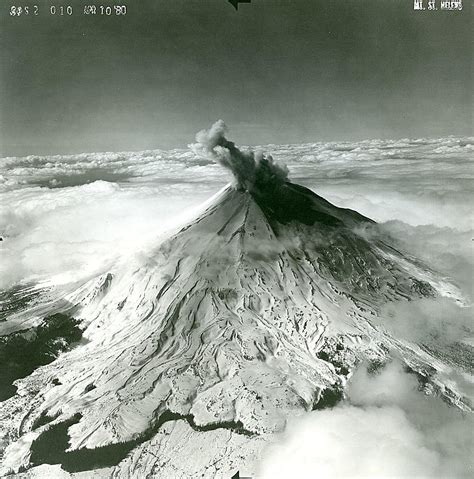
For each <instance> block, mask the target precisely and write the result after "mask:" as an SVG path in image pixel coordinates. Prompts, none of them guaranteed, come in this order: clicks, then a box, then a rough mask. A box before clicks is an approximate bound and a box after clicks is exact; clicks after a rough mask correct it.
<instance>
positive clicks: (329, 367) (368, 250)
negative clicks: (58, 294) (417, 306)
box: [0, 123, 469, 478]
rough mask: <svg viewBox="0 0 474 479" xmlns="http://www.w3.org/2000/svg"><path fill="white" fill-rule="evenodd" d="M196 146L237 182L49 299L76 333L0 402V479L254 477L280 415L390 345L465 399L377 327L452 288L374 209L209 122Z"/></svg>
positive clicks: (332, 386) (451, 394) (312, 404)
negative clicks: (311, 182)
mask: <svg viewBox="0 0 474 479" xmlns="http://www.w3.org/2000/svg"><path fill="white" fill-rule="evenodd" d="M198 141H199V143H198V144H197V145H194V149H195V151H197V152H198V153H199V154H206V155H211V156H213V157H215V159H216V160H217V161H219V162H220V163H222V164H223V165H224V166H225V167H228V168H230V169H231V170H232V171H233V173H234V175H235V178H236V181H235V183H234V184H233V185H229V186H227V187H226V188H224V189H223V190H222V191H221V192H219V193H218V194H217V195H216V196H215V197H214V198H212V199H211V200H210V201H209V202H208V203H207V204H206V205H205V207H204V208H203V210H202V211H201V213H200V214H199V215H198V216H197V217H196V219H194V220H193V221H191V222H190V223H189V224H187V225H185V226H184V227H182V228H181V229H180V230H179V231H177V232H176V233H175V234H173V235H172V236H171V237H169V238H168V239H167V240H166V241H164V242H163V243H161V244H160V245H158V246H157V247H156V248H155V249H154V250H152V251H150V252H149V254H147V255H146V256H141V257H140V258H137V259H136V260H134V262H131V263H130V264H128V265H126V266H122V267H118V268H117V270H116V271H112V272H110V273H109V274H107V275H104V277H102V278H98V279H94V280H92V281H90V282H89V283H87V284H85V285H83V286H82V287H80V288H78V289H75V290H72V291H70V292H69V293H68V294H67V295H66V296H65V298H63V300H62V303H61V305H62V307H63V310H62V313H65V314H70V315H73V316H74V317H75V318H76V319H77V320H79V321H80V322H81V324H82V327H83V328H84V331H83V338H84V339H83V341H82V342H81V343H80V344H79V345H77V346H76V347H75V348H74V349H73V350H71V351H69V352H67V353H64V354H62V355H60V356H59V357H58V359H56V360H55V361H54V362H52V363H51V364H49V365H46V366H43V367H41V368H39V369H37V370H36V371H35V372H34V373H33V374H31V375H30V376H29V377H27V378H25V379H22V380H20V381H17V386H18V393H17V395H16V396H14V397H13V398H11V399H9V400H8V401H7V402H5V403H3V408H2V410H1V417H0V421H1V429H2V431H4V438H3V441H4V443H5V445H8V447H7V448H6V450H5V452H4V457H3V468H4V472H5V471H8V470H12V471H18V469H19V468H26V469H27V472H26V473H25V474H26V475H27V476H31V477H34V476H35V475H36V477H51V476H52V474H56V475H57V477H60V476H59V474H64V475H65V477H67V475H68V474H69V473H73V474H74V473H78V472H80V471H87V472H85V473H84V474H89V476H87V475H86V477H91V476H90V474H92V473H91V472H90V471H91V470H96V474H97V475H98V476H99V477H123V478H125V477H126V478H129V477H136V478H143V477H160V478H161V477H162V478H173V477H180V478H181V477H183V478H189V477H230V476H232V475H233V474H234V473H235V472H236V471H237V470H240V471H241V472H242V471H247V472H252V469H253V465H254V463H255V461H256V458H257V457H258V454H259V451H260V450H261V448H262V447H263V446H264V445H265V444H266V442H267V441H269V440H271V437H272V434H273V433H274V432H276V431H279V430H281V429H282V428H284V426H285V422H286V418H287V417H288V416H290V415H296V414H301V413H302V412H304V411H308V410H311V409H313V408H320V407H325V406H328V405H332V404H333V403H334V402H335V401H337V400H338V399H339V398H341V397H342V395H343V390H344V385H345V381H346V379H347V377H348V375H350V372H351V370H352V369H353V367H354V365H355V364H357V363H358V362H360V361H362V360H368V361H375V362H383V361H385V360H386V359H387V357H388V353H389V351H394V350H395V351H396V352H397V354H399V355H400V356H401V357H402V358H403V359H404V360H405V362H406V363H407V364H408V365H409V366H410V367H411V368H412V369H413V370H415V371H417V372H419V373H420V374H423V375H425V376H426V377H427V379H429V380H430V381H431V382H432V383H433V384H435V385H436V386H437V388H438V389H439V391H440V393H441V394H444V395H445V396H446V397H448V398H450V400H451V401H453V402H455V403H456V404H457V405H459V406H460V407H463V408H468V407H469V406H468V405H467V404H466V403H465V402H463V400H462V398H460V397H458V396H457V395H456V392H455V391H452V390H450V389H448V388H446V387H445V385H444V383H443V374H444V368H445V366H444V365H443V363H442V362H441V361H439V360H437V359H436V358H433V357H431V356H430V355H429V354H428V353H426V352H425V351H424V350H423V349H421V348H420V347H419V346H417V345H415V344H408V343H404V342H402V341H399V340H398V339H397V338H394V337H392V336H390V335H389V334H388V333H387V332H386V331H384V330H383V329H382V328H380V327H379V326H377V324H378V323H377V321H376V318H377V316H378V314H380V307H381V305H382V304H384V303H385V302H387V301H391V300H394V299H407V300H408V299H411V298H416V297H422V296H434V295H437V294H448V295H452V296H455V295H456V290H455V288H454V287H453V286H451V285H449V284H447V283H444V282H443V281H442V280H440V279H438V278H437V277H436V275H435V274H434V273H432V272H431V271H429V270H428V269H427V268H426V267H424V266H423V265H421V264H419V263H417V262H416V261H415V260H413V259H411V258H409V257H407V256H406V255H404V254H402V253H400V252H398V251H397V250H395V249H394V248H392V247H391V246H390V245H389V244H388V243H387V242H385V241H383V240H382V239H380V238H372V239H368V238H369V236H367V235H366V234H365V231H366V229H367V226H368V225H370V224H371V223H373V222H372V221H371V220H370V219H368V218H365V217H363V216H361V215H360V214H358V213H357V212H355V211H351V210H346V209H340V208H337V207H335V206H334V205H332V204H330V203H328V202H327V201H325V200H324V199H323V198H321V197H319V196H317V195H316V194H314V193H313V192H311V191H310V190H307V189H306V188H303V187H301V186H298V185H295V184H293V183H291V182H289V181H288V179H287V172H286V170H285V169H284V168H281V167H279V166H277V165H275V164H274V163H273V161H272V160H271V158H270V157H264V156H258V155H255V154H254V153H252V152H241V151H240V150H238V149H237V148H236V147H235V145H233V143H231V142H228V141H227V140H226V139H225V136H224V127H223V124H221V123H217V124H216V125H214V126H213V128H212V129H211V130H210V131H208V132H202V133H200V134H199V135H198ZM65 304H68V305H70V306H68V307H67V308H66V309H64V308H65V306H64V305H65ZM38 311H39V310H38V309H37V310H36V312H35V313H34V314H36V316H37V315H38V314H39V313H38ZM21 314H22V315H24V314H26V313H21ZM30 314H31V313H30ZM13 319H14V320H15V321H19V319H18V318H13ZM46 464H53V465H54V464H55V466H46ZM59 465H61V467H62V470H63V471H67V472H61V470H60V469H59V467H60V466H59Z"/></svg>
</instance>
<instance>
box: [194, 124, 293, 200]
mask: <svg viewBox="0 0 474 479" xmlns="http://www.w3.org/2000/svg"><path fill="white" fill-rule="evenodd" d="M227 131H228V128H227V126H226V124H225V123H224V122H223V121H222V120H218V121H216V122H215V123H214V124H213V125H212V126H211V128H209V129H208V130H202V131H200V132H199V133H198V134H197V135H196V141H197V143H194V144H192V145H190V148H191V150H192V151H193V152H194V153H195V154H196V155H198V156H200V157H203V158H210V159H212V160H214V161H216V162H217V163H219V164H220V165H222V166H223V167H224V168H227V169H228V170H230V171H231V172H232V174H233V175H234V178H235V186H236V187H237V188H238V189H242V190H247V191H255V190H260V189H263V188H268V187H272V186H278V185H281V184H283V183H284V182H285V181H287V179H288V168H287V167H286V166H285V165H283V166H281V165H278V164H277V163H275V162H274V160H273V158H272V157H271V156H270V155H265V154H264V153H262V152H260V151H253V150H251V149H248V150H244V151H242V150H240V149H239V148H237V147H236V146H235V143H233V142H232V141H229V140H228V139H227V138H226V137H225V135H226V133H227Z"/></svg>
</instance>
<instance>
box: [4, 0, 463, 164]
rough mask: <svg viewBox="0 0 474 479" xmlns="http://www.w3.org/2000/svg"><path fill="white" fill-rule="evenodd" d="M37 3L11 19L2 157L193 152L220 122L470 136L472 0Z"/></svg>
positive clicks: (284, 134)
mask: <svg viewBox="0 0 474 479" xmlns="http://www.w3.org/2000/svg"><path fill="white" fill-rule="evenodd" d="M29 2H30V3H29ZM23 3H25V4H26V5H28V4H30V5H31V4H33V3H35V2H32V0H27V1H26V2H23ZM36 3H38V4H40V5H39V7H40V12H39V15H38V16H36V17H34V16H31V15H30V16H21V17H12V16H10V15H9V14H8V10H7V9H6V8H2V10H1V12H0V52H1V53H0V112H1V113H0V156H3V157H5V156H25V155H29V154H43V155H47V154H58V153H62V154H67V153H79V152H93V151H124V150H128V151H131V150H144V149H155V148H174V147H185V146H186V145H187V144H188V143H190V142H192V141H193V138H194V135H195V132H196V131H198V130H200V129H202V128H203V126H207V125H209V124H210V123H212V122H214V121H215V120H217V119H219V118H222V119H223V120H225V121H226V123H227V124H228V125H229V126H230V127H231V128H232V132H233V137H234V138H235V140H236V141H237V142H238V143H240V144H250V145H252V144H267V143H276V144H281V143H300V142H310V141H328V140H358V139H364V138H402V137H410V138H414V137H441V136H447V135H469V134H471V132H472V116H471V108H472V93H471V90H472V70H471V54H472V49H471V40H472V36H471V26H472V23H471V6H470V4H469V2H465V4H464V10H463V11H461V12H445V11H443V12H442V11H435V12H428V11H425V12H415V11H413V5H412V2H411V1H409V0H403V1H402V0H331V1H329V0H326V1H321V0H291V1H289V0H253V1H252V3H251V4H241V5H240V7H239V10H238V11H237V12H236V11H235V10H234V9H233V7H232V6H231V5H230V4H229V3H228V2H226V1H225V0H173V1H171V0H169V1H166V2H164V1H156V0H128V1H127V2H124V3H126V5H127V6H128V13H127V15H125V16H119V17H106V16H98V15H97V16H84V15H82V11H81V7H82V6H83V5H84V2H78V1H71V2H69V4H71V5H73V8H74V13H73V15H72V16H70V17H68V16H58V15H56V16H52V15H49V13H48V11H47V8H46V6H45V5H44V4H43V2H36ZM58 5H59V3H58Z"/></svg>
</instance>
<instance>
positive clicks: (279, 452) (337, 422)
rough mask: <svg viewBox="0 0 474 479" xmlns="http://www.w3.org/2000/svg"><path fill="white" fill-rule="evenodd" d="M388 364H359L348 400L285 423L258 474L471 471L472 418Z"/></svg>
mask: <svg viewBox="0 0 474 479" xmlns="http://www.w3.org/2000/svg"><path fill="white" fill-rule="evenodd" d="M418 387H419V386H418V381H417V379H416V377H415V376H413V375H410V374H407V373H405V372H404V371H403V370H402V368H401V366H400V364H398V363H397V362H392V363H390V364H389V365H388V366H386V367H385V368H384V369H383V370H382V371H381V372H379V373H378V374H368V373H367V371H366V370H365V368H360V369H359V370H358V371H357V372H356V373H355V374H354V376H353V377H352V380H351V383H350V386H349V389H348V401H345V402H344V403H343V404H342V405H339V406H336V407H335V408H333V409H326V410H321V411H313V412H311V413H308V414H306V415H304V416H302V417H299V418H297V419H294V420H290V422H289V424H288V427H287V430H286V432H285V433H284V434H283V435H282V437H281V438H280V441H278V442H276V443H275V444H273V445H271V446H269V447H268V449H267V451H266V454H265V456H264V458H263V460H262V463H261V464H260V468H259V471H258V473H257V477H258V478H262V479H267V478H268V479H270V478H272V479H275V478H289V477H295V478H299V479H310V478H315V479H316V478H317V479H322V478H407V479H408V478H410V479H412V478H455V477H457V478H459V477H472V474H473V473H474V463H473V457H472V451H473V445H474V444H473V431H474V422H473V420H472V416H464V415H463V414H461V413H460V412H459V411H458V410H456V409H454V408H450V407H448V406H447V405H446V404H444V403H443V402H442V401H441V400H440V399H438V398H435V397H430V396H427V395H426V394H423V393H422V392H420V391H419V390H418Z"/></svg>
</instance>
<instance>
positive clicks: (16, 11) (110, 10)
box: [10, 5, 127, 17]
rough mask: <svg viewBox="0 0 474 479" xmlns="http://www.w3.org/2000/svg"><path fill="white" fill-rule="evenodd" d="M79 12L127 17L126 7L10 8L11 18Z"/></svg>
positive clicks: (70, 14) (65, 14) (51, 6)
mask: <svg viewBox="0 0 474 479" xmlns="http://www.w3.org/2000/svg"><path fill="white" fill-rule="evenodd" d="M77 10H79V14H82V15H105V16H107V17H110V16H112V15H114V16H118V15H126V14H127V6H126V5H84V6H83V7H82V6H81V7H80V8H77V7H74V9H73V7H72V6H71V5H50V6H49V7H44V6H41V7H39V6H38V5H28V6H27V5H25V6H21V5H12V6H11V7H10V16H12V17H20V16H24V15H33V16H37V15H41V14H44V13H46V14H47V15H59V16H68V17H70V16H72V15H74V14H76V12H77Z"/></svg>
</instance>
